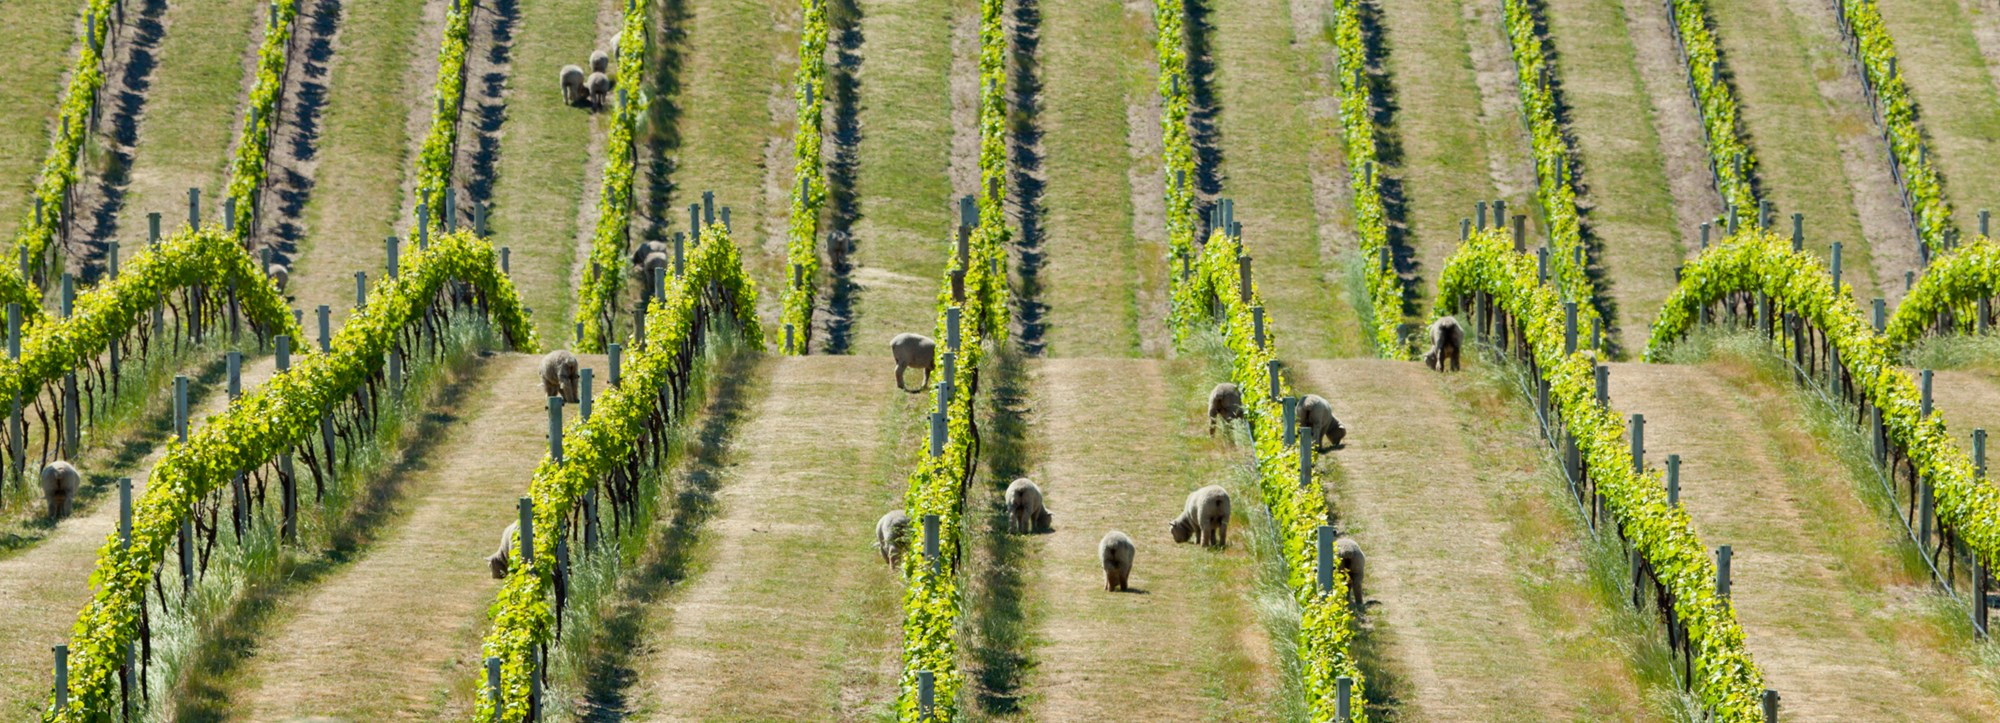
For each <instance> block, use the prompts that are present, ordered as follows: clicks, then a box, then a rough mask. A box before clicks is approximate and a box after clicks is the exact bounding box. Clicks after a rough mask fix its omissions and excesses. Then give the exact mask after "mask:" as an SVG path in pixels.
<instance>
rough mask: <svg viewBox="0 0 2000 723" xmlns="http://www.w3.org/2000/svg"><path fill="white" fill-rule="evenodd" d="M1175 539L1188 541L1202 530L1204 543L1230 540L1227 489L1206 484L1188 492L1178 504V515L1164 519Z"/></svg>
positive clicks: (1224, 543) (1215, 544) (1211, 544)
mask: <svg viewBox="0 0 2000 723" xmlns="http://www.w3.org/2000/svg"><path fill="white" fill-rule="evenodd" d="M1167 531H1168V532H1170V533H1172V534H1173V536H1174V542H1187V541H1188V540H1190V539H1193V538H1194V537H1195V533H1197V532H1199V533H1201V545H1202V546H1203V547H1225V546H1227V545H1228V544H1229V490H1225V489H1223V488H1221V487H1220V486H1217V485H1209V486H1207V487H1203V488H1201V489H1198V490H1195V491H1193V492H1189V493H1188V496H1187V501H1186V502H1184V503H1182V504H1181V516H1179V517H1176V518H1174V519H1172V520H1168V521H1167Z"/></svg>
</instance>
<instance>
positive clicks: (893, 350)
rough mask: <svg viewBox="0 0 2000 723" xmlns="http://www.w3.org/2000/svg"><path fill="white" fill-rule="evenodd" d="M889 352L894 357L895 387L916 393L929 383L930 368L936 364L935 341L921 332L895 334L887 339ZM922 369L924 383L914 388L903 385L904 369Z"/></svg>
mask: <svg viewBox="0 0 2000 723" xmlns="http://www.w3.org/2000/svg"><path fill="white" fill-rule="evenodd" d="M889 354H890V356H893V357H895V358H896V388H897V389H901V390H903V391H906V392H909V393H911V394H917V393H920V392H922V391H923V390H924V387H928V386H930V385H931V368H932V367H934V366H936V365H937V342H935V341H932V340H931V338H930V337H928V336H924V335H922V334H897V335H896V338H894V339H890V340H889ZM906 368H908V369H922V370H924V383H923V384H920V385H918V386H917V388H915V389H911V388H909V387H906V386H903V370H904V369H906Z"/></svg>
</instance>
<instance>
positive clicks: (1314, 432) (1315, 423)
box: [1299, 394, 1347, 452]
mask: <svg viewBox="0 0 2000 723" xmlns="http://www.w3.org/2000/svg"><path fill="white" fill-rule="evenodd" d="M1299 431H1300V432H1301V433H1302V436H1301V437H1300V438H1299V439H1300V442H1301V443H1310V444H1312V445H1313V451H1315V452H1325V451H1327V450H1329V449H1339V448H1340V440H1342V439H1345V438H1346V437H1347V428H1346V427H1343V426H1341V425H1340V420H1338V419H1335V418H1334V417H1333V404H1332V403H1331V402H1328V401H1326V398H1325V397H1321V396H1320V395H1318V394H1307V395H1306V398H1305V399H1302V400H1300V401H1299ZM1320 440H1326V446H1325V447H1321V446H1319V442H1320Z"/></svg>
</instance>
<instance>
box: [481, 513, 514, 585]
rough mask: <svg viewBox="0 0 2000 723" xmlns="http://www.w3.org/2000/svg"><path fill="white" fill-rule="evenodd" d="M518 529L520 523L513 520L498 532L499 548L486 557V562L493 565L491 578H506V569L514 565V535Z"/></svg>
mask: <svg viewBox="0 0 2000 723" xmlns="http://www.w3.org/2000/svg"><path fill="white" fill-rule="evenodd" d="M520 531H521V523H519V522H514V523H509V524H508V525H507V529H506V530H504V531H502V532H501V533H500V550H499V551H498V552H495V553H493V555H492V556H490V557H487V558H486V564H488V565H491V566H493V579H495V580H504V579H506V578H507V571H508V570H509V569H511V568H512V567H513V566H514V535H515V534H516V533H519V532H520Z"/></svg>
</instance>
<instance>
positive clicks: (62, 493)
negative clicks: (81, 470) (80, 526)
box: [42, 460, 83, 522]
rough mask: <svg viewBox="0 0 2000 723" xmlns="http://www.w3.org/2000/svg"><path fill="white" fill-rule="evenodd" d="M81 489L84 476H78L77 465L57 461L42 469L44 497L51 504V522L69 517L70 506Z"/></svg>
mask: <svg viewBox="0 0 2000 723" xmlns="http://www.w3.org/2000/svg"><path fill="white" fill-rule="evenodd" d="M81 487H83V475H80V474H77V471H76V466H75V465H72V464H70V463H68V462H65V461H63V460H56V461H54V462H51V463H49V466H47V467H43V468H42V497H43V498H44V499H46V500H48V503H49V521H51V522H53V521H55V520H59V519H62V518H64V517H68V516H69V508H70V504H71V503H73V502H75V501H76V491H77V490H78V489H79V488H81Z"/></svg>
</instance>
